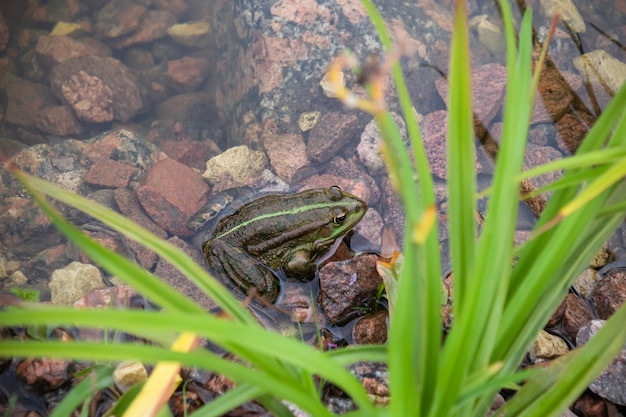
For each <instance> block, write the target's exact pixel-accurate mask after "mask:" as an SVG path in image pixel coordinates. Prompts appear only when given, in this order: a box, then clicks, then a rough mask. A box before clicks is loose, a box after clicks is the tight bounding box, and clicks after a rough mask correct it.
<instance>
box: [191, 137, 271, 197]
mask: <svg viewBox="0 0 626 417" xmlns="http://www.w3.org/2000/svg"><path fill="white" fill-rule="evenodd" d="M268 166H269V161H268V159H267V156H266V155H265V153H264V152H261V151H254V150H252V149H250V148H249V147H247V146H245V145H241V146H234V147H232V148H230V149H228V150H226V151H224V152H223V153H221V154H220V155H217V156H215V157H213V158H211V159H209V160H208V161H207V163H206V171H204V174H202V177H203V178H204V179H205V180H206V181H208V182H209V183H210V184H214V185H215V188H214V189H213V192H215V191H221V190H225V189H228V188H234V187H241V186H244V185H248V184H249V183H251V182H254V180H255V179H256V178H258V177H259V176H260V175H261V174H262V173H263V171H264V170H265V169H266V168H268Z"/></svg>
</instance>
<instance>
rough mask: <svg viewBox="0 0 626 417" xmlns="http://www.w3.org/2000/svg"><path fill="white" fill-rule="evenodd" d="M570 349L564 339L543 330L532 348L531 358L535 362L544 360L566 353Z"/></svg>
mask: <svg viewBox="0 0 626 417" xmlns="http://www.w3.org/2000/svg"><path fill="white" fill-rule="evenodd" d="M568 351H569V349H568V347H567V343H565V341H564V340H563V339H561V338H560V337H558V336H555V335H552V334H550V333H548V332H546V331H545V330H542V331H541V332H539V335H538V336H537V339H535V343H534V344H533V346H532V347H531V349H530V360H531V361H533V362H534V363H537V362H542V361H545V360H550V359H554V358H557V357H559V356H562V355H565V354H566V353H567V352H568Z"/></svg>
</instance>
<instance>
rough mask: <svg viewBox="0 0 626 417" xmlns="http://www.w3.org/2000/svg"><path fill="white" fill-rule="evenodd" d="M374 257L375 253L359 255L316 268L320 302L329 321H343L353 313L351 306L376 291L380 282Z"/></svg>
mask: <svg viewBox="0 0 626 417" xmlns="http://www.w3.org/2000/svg"><path fill="white" fill-rule="evenodd" d="M377 260H378V257H377V256H375V255H360V256H356V257H354V258H353V259H351V260H350V261H348V262H344V261H340V262H329V263H327V264H326V265H324V266H322V267H321V268H320V270H319V276H320V295H319V299H320V304H321V306H322V308H323V309H324V313H325V314H326V316H327V317H328V319H329V320H330V321H331V322H332V323H335V324H336V323H340V322H343V321H345V320H347V319H348V318H350V317H351V316H352V315H353V314H354V310H353V307H354V306H358V305H361V304H362V303H363V302H364V301H365V300H367V299H369V298H372V297H374V296H375V295H376V294H377V292H378V289H379V288H380V286H381V285H382V282H383V281H382V278H381V277H380V275H378V273H377V272H376V261H377Z"/></svg>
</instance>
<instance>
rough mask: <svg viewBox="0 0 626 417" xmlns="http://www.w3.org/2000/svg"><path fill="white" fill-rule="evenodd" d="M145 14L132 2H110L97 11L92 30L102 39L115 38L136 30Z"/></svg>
mask: <svg viewBox="0 0 626 417" xmlns="http://www.w3.org/2000/svg"><path fill="white" fill-rule="evenodd" d="M145 12H146V8H145V7H143V6H141V5H139V4H137V3H134V2H132V1H126V0H111V1H110V2H109V3H108V4H106V5H105V6H104V7H102V8H101V9H100V10H99V11H98V14H97V16H96V21H95V26H94V29H95V31H96V33H98V34H99V35H102V36H104V37H107V38H117V37H118V36H121V35H124V34H126V33H129V32H132V31H133V30H135V29H137V28H138V27H139V23H140V19H141V17H142V16H143V14H144V13H145Z"/></svg>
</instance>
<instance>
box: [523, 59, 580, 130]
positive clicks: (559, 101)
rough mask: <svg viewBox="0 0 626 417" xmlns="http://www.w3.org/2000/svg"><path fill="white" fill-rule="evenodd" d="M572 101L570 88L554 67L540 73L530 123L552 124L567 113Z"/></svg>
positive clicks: (572, 94)
mask: <svg viewBox="0 0 626 417" xmlns="http://www.w3.org/2000/svg"><path fill="white" fill-rule="evenodd" d="M573 99H574V92H573V91H572V87H570V85H569V84H568V83H567V81H566V80H565V79H564V78H563V75H561V73H560V72H559V70H558V69H557V68H555V67H554V66H547V67H546V68H545V69H544V70H543V71H542V72H541V78H540V79H539V85H538V86H537V94H536V95H535V105H534V107H533V111H532V114H531V117H530V123H531V124H536V123H554V122H555V121H557V120H559V119H560V118H561V117H563V115H564V114H565V113H566V112H567V111H568V109H569V107H570V103H571V102H572V100H573Z"/></svg>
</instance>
